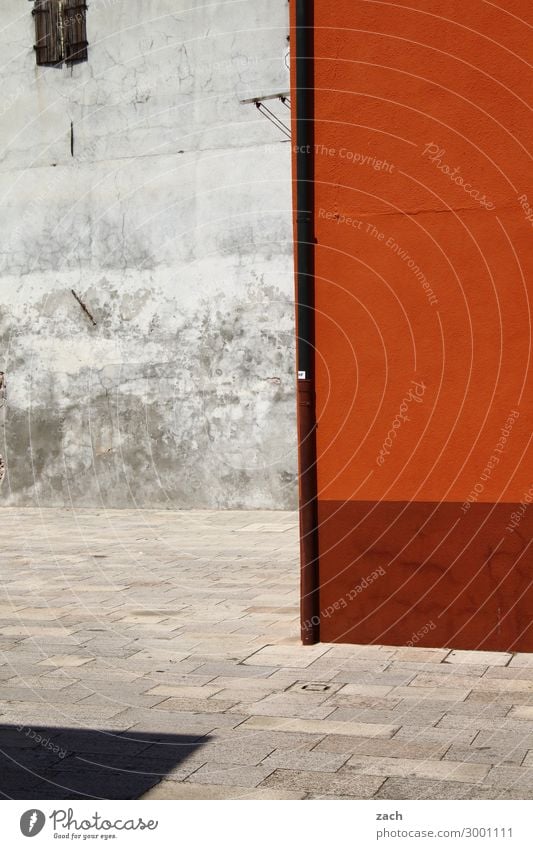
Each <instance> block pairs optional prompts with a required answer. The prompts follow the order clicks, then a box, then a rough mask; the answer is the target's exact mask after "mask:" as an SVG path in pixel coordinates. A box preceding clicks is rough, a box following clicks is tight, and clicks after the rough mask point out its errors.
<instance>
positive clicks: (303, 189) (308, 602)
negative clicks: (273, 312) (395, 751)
mask: <svg viewBox="0 0 533 849" xmlns="http://www.w3.org/2000/svg"><path fill="white" fill-rule="evenodd" d="M313 7H314V2H313V0H296V145H297V147H296V298H297V303H296V321H297V334H298V336H297V369H298V461H299V491H300V557H301V573H300V583H301V596H300V598H301V602H300V622H301V639H302V643H303V644H304V645H313V644H314V643H317V642H319V640H320V615H319V598H318V513H317V473H316V427H317V423H316V403H315V345H314V342H315V340H314V336H315V320H314V317H315V313H314V306H315V294H314V288H315V233H314V89H313V83H314V67H313V65H314V62H313V57H314V38H313V23H314V21H313V17H314V16H313Z"/></svg>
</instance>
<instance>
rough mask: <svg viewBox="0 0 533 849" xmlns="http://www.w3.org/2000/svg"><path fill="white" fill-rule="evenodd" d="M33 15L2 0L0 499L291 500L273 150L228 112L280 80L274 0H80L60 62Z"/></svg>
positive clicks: (290, 366)
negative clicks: (0, 379) (79, 19)
mask: <svg viewBox="0 0 533 849" xmlns="http://www.w3.org/2000/svg"><path fill="white" fill-rule="evenodd" d="M32 5H33V4H32V3H29V2H27V0H2V12H3V15H2V29H1V32H0V55H1V56H2V65H3V67H2V76H1V78H2V99H1V102H0V138H1V141H2V145H1V150H0V198H1V206H0V232H1V245H2V246H1V251H0V274H1V280H0V334H1V351H0V354H1V360H0V371H2V372H4V374H5V395H6V397H5V400H4V406H3V407H2V409H1V411H0V412H1V414H2V416H3V425H4V444H3V447H1V448H0V453H1V454H2V456H3V460H4V462H5V465H6V476H5V479H4V482H3V484H2V488H1V490H0V497H1V499H2V502H3V503H4V504H17V505H26V504H41V505H43V506H45V507H46V506H48V505H50V506H51V505H56V506H57V505H68V504H75V505H79V506H84V505H85V506H89V505H99V504H102V505H106V506H117V507H121V506H130V505H142V506H153V507H156V506H162V507H172V508H187V507H193V506H194V507H239V508H254V507H265V508H287V507H293V506H294V504H295V497H296V495H295V489H296V476H295V472H296V452H295V444H296V437H295V422H294V416H295V402H294V391H293V390H294V385H293V384H294V356H293V347H294V346H293V313H294V311H293V303H292V302H293V280H292V256H291V238H292V233H291V220H290V206H291V197H290V144H289V143H288V142H287V141H286V140H284V137H283V136H282V134H281V133H280V132H279V131H278V130H276V129H275V128H274V127H273V126H272V125H271V124H269V123H268V122H267V121H266V120H265V119H264V118H262V117H261V116H260V115H259V114H258V112H257V111H256V110H255V108H254V107H253V106H243V105H241V104H240V102H239V101H240V100H242V99H244V98H246V97H253V96H255V95H258V94H266V93H268V92H276V91H283V90H286V89H287V87H288V71H287V61H288V60H287V55H286V54H287V51H288V44H287V35H288V4H287V2H286V0H228V2H222V0H219V2H206V3H205V4H204V3H202V2H200V0H92V2H90V4H89V10H88V18H87V21H88V37H89V42H90V47H89V61H88V63H84V64H80V65H77V66H75V67H74V68H66V67H65V68H63V69H55V68H37V67H36V64H35V56H34V51H33V44H34V31H33V20H32V16H31V8H32ZM276 109H278V111H279V112H280V114H282V112H281V110H283V106H282V105H281V104H279V106H278V107H276ZM288 115H289V113H288V112H286V117H287V118H288ZM71 124H72V128H73V151H74V153H73V155H72V153H71ZM71 289H74V290H75V292H76V293H77V294H78V295H79V297H80V298H81V299H82V301H83V303H84V304H85V305H86V306H87V308H88V310H89V312H90V313H91V315H92V316H93V317H94V322H95V324H94V325H93V324H92V323H91V321H90V319H89V317H88V316H87V315H86V313H85V312H84V311H83V310H82V308H81V306H80V305H79V304H78V302H77V301H76V300H75V298H74V296H73V295H72V293H71Z"/></svg>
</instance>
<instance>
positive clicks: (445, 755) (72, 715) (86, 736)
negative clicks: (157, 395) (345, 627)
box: [0, 509, 533, 799]
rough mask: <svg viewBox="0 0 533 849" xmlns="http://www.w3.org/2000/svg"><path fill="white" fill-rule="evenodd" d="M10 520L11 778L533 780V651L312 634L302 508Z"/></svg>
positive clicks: (414, 785)
mask: <svg viewBox="0 0 533 849" xmlns="http://www.w3.org/2000/svg"><path fill="white" fill-rule="evenodd" d="M2 520H3V521H2V526H1V529H0V533H1V537H2V538H1V541H0V552H1V554H0V558H1V559H0V564H1V574H2V587H3V595H2V598H1V600H0V647H1V649H2V656H1V666H0V694H1V702H0V747H1V754H0V757H1V758H2V762H1V769H0V791H1V793H2V794H3V795H4V796H6V797H15V798H32V799H36V798H65V799H66V798H69V799H74V798H87V797H89V798H90V797H97V798H137V797H141V798H178V799H183V798H192V799H199V798H253V799H256V798H260V799H271V798H297V799H303V798H317V797H318V798H364V799H366V798H372V797H375V798H381V799H406V798H409V799H411V798H415V799H416V798H453V799H455V798H467V799H472V798H475V799H477V798H483V799H486V798H497V799H500V798H518V799H521V798H527V799H531V798H533V736H532V734H531V732H532V730H533V655H514V656H512V655H509V654H498V653H487V652H477V653H466V652H449V651H446V650H425V649H406V648H391V647H386V646H379V647H378V646H371V647H358V646H340V645H339V646H331V645H319V646H316V647H309V648H303V647H301V646H300V645H299V643H298V626H297V620H298V609H297V604H298V601H297V599H298V587H297V582H298V566H297V532H296V517H295V515H294V514H289V513H266V512H260V513H259V512H255V513H250V512H248V513H244V512H235V513H227V512H220V513H215V512H192V513H175V512H162V511H141V510H139V511H75V512H72V511H65V510H63V511H60V510H46V511H42V512H39V511H37V510H22V511H21V510H13V509H4V510H3V511H2Z"/></svg>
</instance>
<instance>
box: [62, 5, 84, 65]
mask: <svg viewBox="0 0 533 849" xmlns="http://www.w3.org/2000/svg"><path fill="white" fill-rule="evenodd" d="M62 11H63V39H64V57H63V58H64V60H65V62H68V63H69V64H74V63H75V62H85V61H86V60H87V3H86V2H84V0H63V2H62Z"/></svg>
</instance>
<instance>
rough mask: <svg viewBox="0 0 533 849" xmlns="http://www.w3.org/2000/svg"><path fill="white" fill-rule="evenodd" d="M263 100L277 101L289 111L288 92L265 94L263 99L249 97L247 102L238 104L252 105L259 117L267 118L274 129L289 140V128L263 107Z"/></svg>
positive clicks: (243, 101) (266, 107)
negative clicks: (259, 114)
mask: <svg viewBox="0 0 533 849" xmlns="http://www.w3.org/2000/svg"><path fill="white" fill-rule="evenodd" d="M265 100H279V101H280V102H281V103H282V104H283V105H284V106H286V107H287V109H289V110H290V108H291V100H290V95H289V93H288V92H285V91H283V92H279V93H278V94H266V95H264V96H263V97H250V98H249V99H248V100H241V101H240V102H241V103H242V104H243V105H246V104H253V105H254V106H255V107H256V109H258V110H259V112H260V113H261V115H264V116H265V118H267V119H268V120H269V121H270V123H271V124H274V126H275V127H276V129H278V130H280V131H281V132H282V133H283V135H285V136H287V138H288V139H290V138H291V131H290V129H289V127H287V125H286V124H284V123H283V121H282V120H281V118H278V116H277V115H276V114H275V113H274V112H272V110H271V109H269V108H268V106H265V104H264V101H265Z"/></svg>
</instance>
